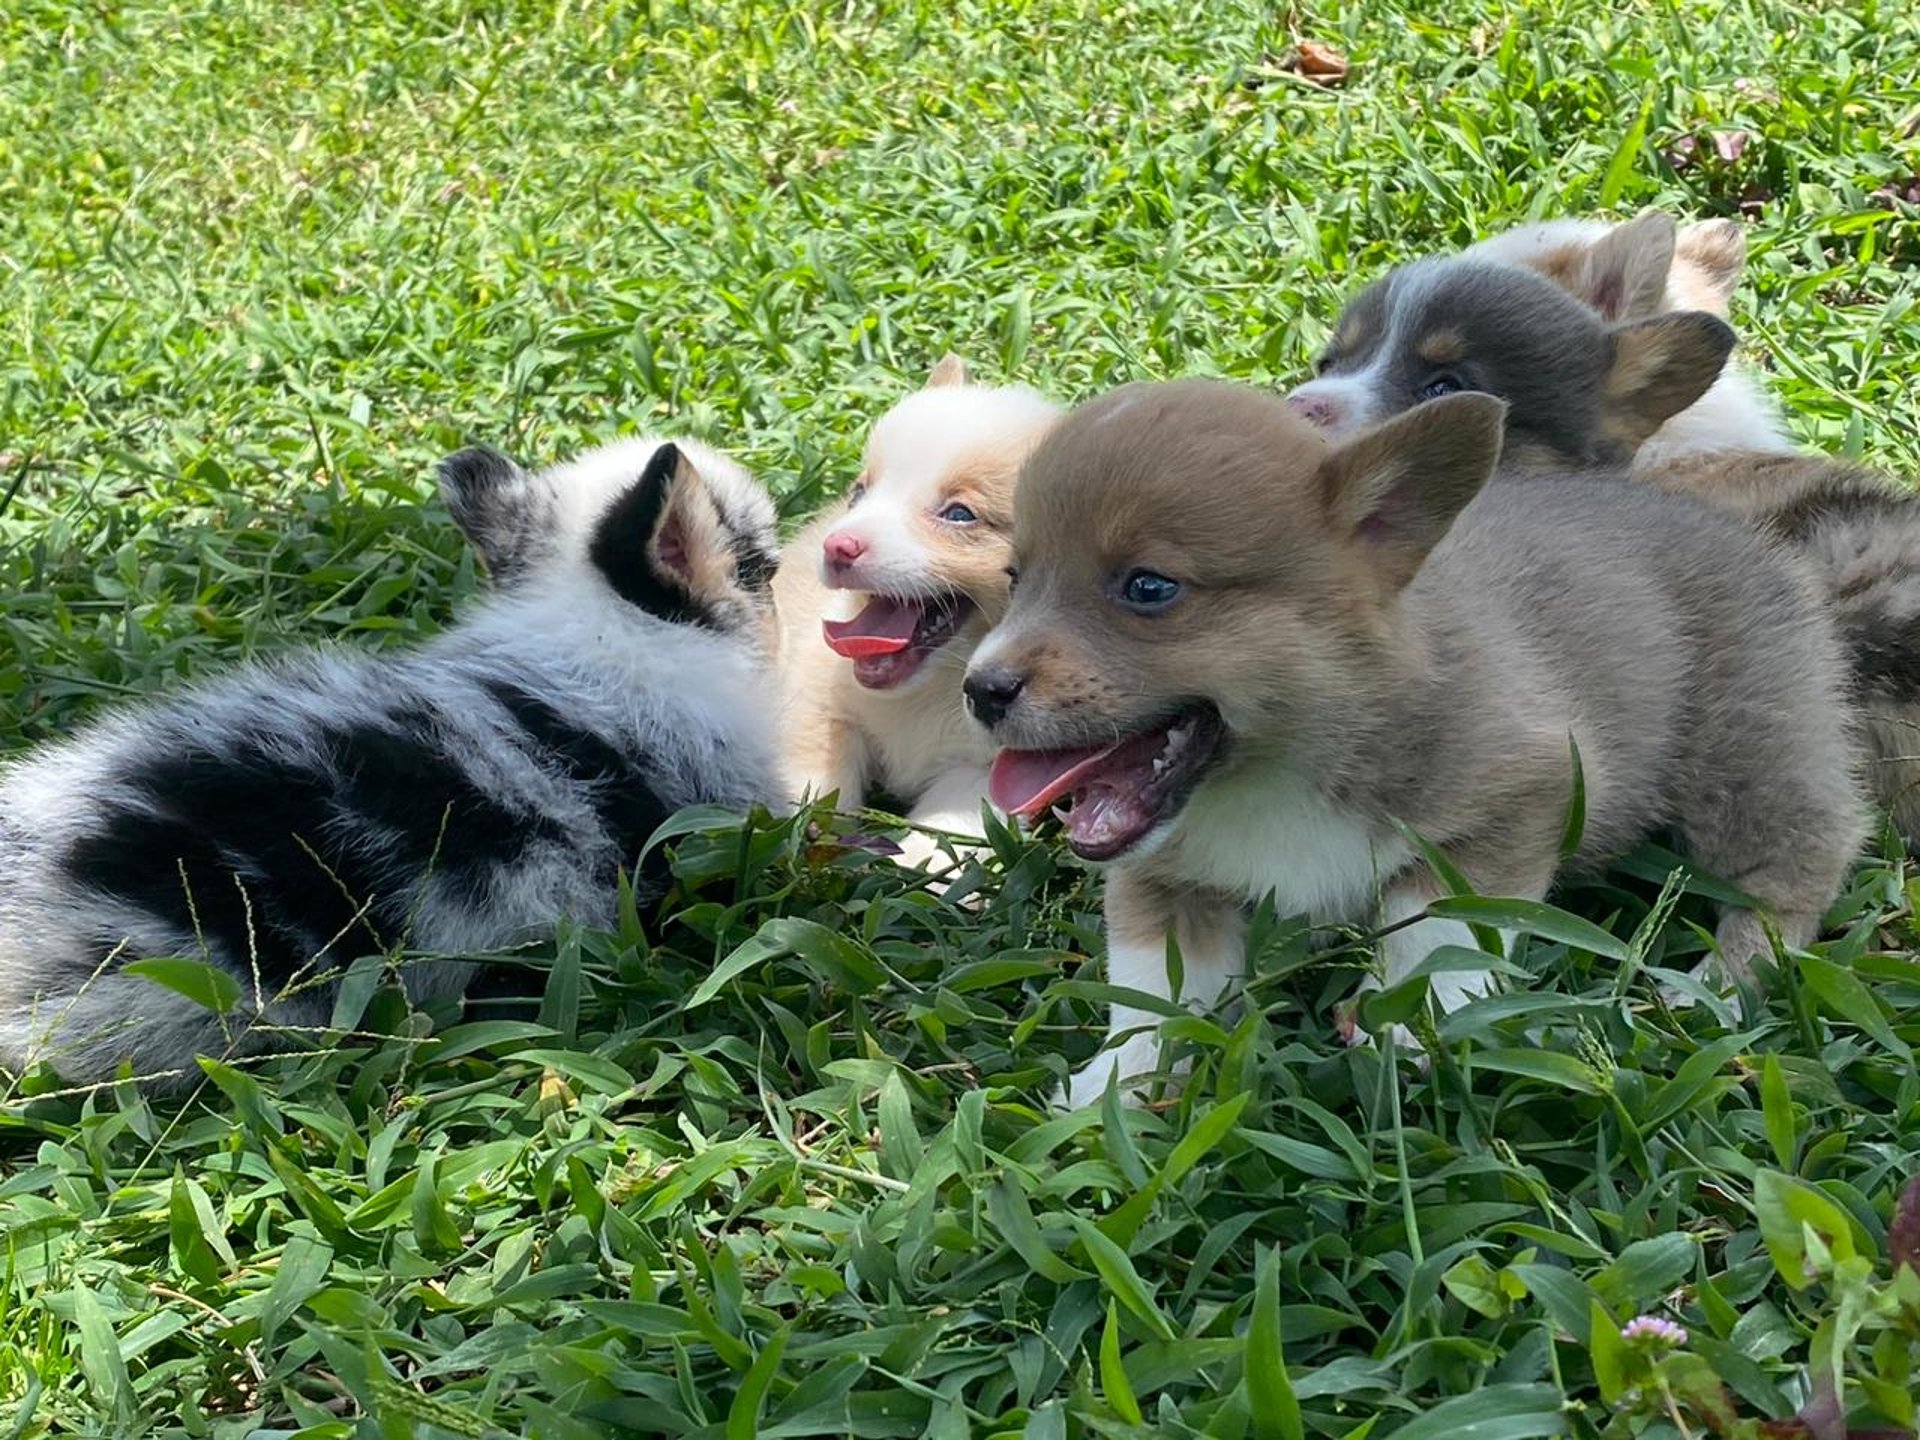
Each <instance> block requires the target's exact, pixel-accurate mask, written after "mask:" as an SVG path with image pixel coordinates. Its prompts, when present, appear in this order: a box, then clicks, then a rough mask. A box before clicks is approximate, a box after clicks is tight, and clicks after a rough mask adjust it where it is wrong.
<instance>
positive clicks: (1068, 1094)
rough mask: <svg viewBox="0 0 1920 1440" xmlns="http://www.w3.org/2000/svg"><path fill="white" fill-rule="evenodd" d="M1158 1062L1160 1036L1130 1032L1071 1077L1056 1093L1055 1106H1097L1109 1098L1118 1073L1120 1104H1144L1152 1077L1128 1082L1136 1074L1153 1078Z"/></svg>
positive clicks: (1075, 1107) (1073, 1107) (1078, 1108)
mask: <svg viewBox="0 0 1920 1440" xmlns="http://www.w3.org/2000/svg"><path fill="white" fill-rule="evenodd" d="M1159 1064H1160V1042H1159V1039H1158V1037H1156V1036H1154V1035H1152V1034H1147V1035H1130V1036H1128V1037H1127V1038H1126V1039H1125V1040H1123V1041H1121V1042H1120V1043H1119V1044H1118V1045H1116V1046H1114V1047H1113V1048H1112V1049H1110V1050H1102V1051H1101V1052H1100V1053H1099V1054H1098V1055H1096V1056H1094V1057H1093V1059H1092V1060H1090V1061H1088V1062H1087V1064H1086V1066H1085V1067H1084V1068H1082V1069H1080V1070H1076V1071H1075V1072H1074V1073H1073V1074H1072V1075H1070V1076H1068V1077H1067V1083H1066V1085H1065V1086H1063V1087H1062V1088H1061V1089H1059V1090H1057V1091H1056V1092H1054V1097H1053V1103H1054V1106H1055V1108H1056V1109H1060V1110H1084V1109H1085V1108H1086V1107H1087V1106H1089V1105H1098V1104H1099V1103H1100V1102H1101V1101H1102V1100H1104V1099H1105V1098H1106V1094H1107V1086H1108V1084H1109V1083H1110V1082H1111V1081H1112V1080H1113V1078H1114V1077H1115V1076H1116V1075H1117V1076H1119V1078H1120V1103H1121V1104H1123V1105H1132V1106H1140V1105H1144V1104H1145V1103H1146V1102H1147V1097H1148V1089H1149V1086H1150V1083H1151V1082H1150V1080H1148V1079H1141V1080H1140V1081H1139V1083H1137V1084H1129V1083H1128V1082H1129V1081H1132V1080H1134V1079H1135V1077H1151V1076H1152V1075H1153V1073H1154V1072H1155V1071H1156V1070H1157V1069H1158V1068H1159Z"/></svg>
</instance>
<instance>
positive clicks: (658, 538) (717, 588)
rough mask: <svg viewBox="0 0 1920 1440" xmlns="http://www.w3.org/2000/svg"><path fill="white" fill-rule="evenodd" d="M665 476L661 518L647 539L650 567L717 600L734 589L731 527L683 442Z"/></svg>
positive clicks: (698, 595)
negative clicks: (728, 532)
mask: <svg viewBox="0 0 1920 1440" xmlns="http://www.w3.org/2000/svg"><path fill="white" fill-rule="evenodd" d="M661 448H662V449H663V450H665V449H670V450H672V452H673V454H672V459H671V460H670V461H668V462H664V463H668V464H671V466H672V469H671V470H670V471H669V472H668V473H667V474H666V475H664V476H663V477H662V486H663V493H662V496H661V503H660V509H659V519H658V520H657V521H656V522H655V524H654V527H653V534H652V535H650V536H649V537H648V538H647V566H648V568H649V569H650V570H652V571H653V573H654V574H655V575H656V576H658V577H659V578H661V579H662V580H667V581H671V582H672V583H673V584H676V585H678V586H679V587H680V588H681V589H682V590H684V591H686V592H687V594H688V595H690V596H692V597H693V598H694V599H696V600H704V601H713V600H717V599H720V598H722V597H723V596H725V595H727V594H728V593H730V592H731V591H732V590H733V588H734V578H733V561H732V555H731V552H730V550H729V548H728V544H727V533H726V527H725V526H724V525H723V524H722V523H721V521H720V512H719V510H718V509H717V508H715V506H714V503H713V495H712V493H711V492H710V491H709V490H708V489H707V482H706V480H705V479H704V478H703V477H702V476H701V474H700V471H699V470H698V469H697V468H695V466H694V463H693V462H692V461H691V460H689V459H688V458H687V455H686V452H685V451H684V450H681V449H680V448H679V447H678V446H663V447H661Z"/></svg>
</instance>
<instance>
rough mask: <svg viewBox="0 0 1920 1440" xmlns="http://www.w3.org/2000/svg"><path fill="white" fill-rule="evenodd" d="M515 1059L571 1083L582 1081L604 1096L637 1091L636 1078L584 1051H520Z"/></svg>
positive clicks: (599, 1056)
mask: <svg viewBox="0 0 1920 1440" xmlns="http://www.w3.org/2000/svg"><path fill="white" fill-rule="evenodd" d="M512 1058H513V1060H514V1061H515V1062H517V1063H520V1064H526V1065H539V1066H542V1067H544V1068H545V1069H548V1070H552V1071H554V1072H556V1073H557V1074H560V1075H564V1076H566V1077H567V1079H569V1080H578V1081H579V1082H580V1083H581V1084H582V1085H585V1086H587V1087H588V1088H589V1089H593V1090H598V1091H599V1092H600V1093H601V1094H603V1095H623V1094H625V1093H626V1092H627V1091H629V1090H631V1089H632V1088H633V1076H631V1075H629V1074H628V1073H627V1072H626V1071H625V1070H623V1069H622V1068H621V1067H620V1066H618V1065H616V1064H614V1063H613V1061H611V1060H609V1059H607V1058H606V1057H605V1056H602V1055H589V1054H586V1053H585V1052H584V1051H580V1050H549V1049H544V1048H543V1049H535V1050H519V1051H516V1052H515V1053H514V1055H513V1057H512Z"/></svg>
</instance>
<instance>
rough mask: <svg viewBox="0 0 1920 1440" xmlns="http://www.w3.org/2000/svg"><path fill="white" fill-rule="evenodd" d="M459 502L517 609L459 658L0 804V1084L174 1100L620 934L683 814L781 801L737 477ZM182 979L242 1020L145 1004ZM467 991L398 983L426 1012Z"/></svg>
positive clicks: (312, 676)
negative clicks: (397, 965) (172, 1088)
mask: <svg viewBox="0 0 1920 1440" xmlns="http://www.w3.org/2000/svg"><path fill="white" fill-rule="evenodd" d="M440 483H441V491H442V494H443V495H444V497H445V499H446V502H447V505H448V508H449V509H450V510H451V511H452V512H453V516H454V519H455V520H456V521H457V522H458V523H459V525H460V527H461V529H462V530H463V531H464V532H465V533H466V535H467V536H468V538H469V539H470V540H471V541H472V542H473V543H474V545H475V546H476V547H477V549H478V551H479V553H480V555H481V557H482V559H483V560H484V561H485V563H486V565H487V568H488V569H489V571H490V572H491V574H492V577H493V581H494V593H493V594H491V595H489V596H487V597H486V598H484V599H483V600H482V601H481V602H480V603H479V605H478V606H477V608H476V609H475V610H474V611H473V612H472V613H470V614H469V615H467V616H466V617H465V618H464V619H463V620H462V621H461V622H460V623H459V624H457V625H455V626H454V627H453V628H451V629H450V630H448V631H447V632H446V633H444V634H443V635H441V636H439V637H437V638H436V639H434V640H433V641H431V642H429V643H428V644H426V645H424V646H422V647H421V648H419V649H417V650H413V651H410V652H407V653H404V654H400V655H397V656H392V657H374V656H365V655H355V654H351V653H348V652H344V651H332V650H321V651H312V652H307V653H303V654H299V655H295V656H292V657H290V658H286V659H282V660H279V661H277V662H274V663H270V664H261V665H255V666H251V667H249V668H246V669H243V670H241V671H240V672H238V673H237V674H233V675H229V676H226V677H224V678H221V679H217V680H214V681H211V682H208V683H206V684H204V685H200V686H197V687H195V688H193V689H190V690H188V691H186V692H185V693H183V694H181V695H179V696H177V697H173V698H171V699H168V700H165V701H161V702H159V703H156V704H153V705H149V706H146V707H143V708H134V709H130V710H125V711H122V712H120V713H117V714H113V715H109V716H108V717H107V718H105V719H104V720H102V721H100V722H99V723H97V724H95V725H94V726H92V727H91V728H89V729H87V730H85V731H83V732H82V733H80V734H79V735H77V736H75V737H74V738H72V739H71V740H68V741H66V742H64V743H60V744H56V745H51V746H48V747H46V748H44V749H42V750H40V751H38V752H36V753H33V754H31V755H29V756H27V757H26V758H24V759H23V760H20V761H18V762H16V763H14V764H13V765H12V766H10V767H9V768H8V769H7V770H6V771H4V772H0V1064H4V1065H5V1066H6V1067H8V1068H10V1069H14V1070H19V1069H21V1068H23V1067H25V1066H27V1065H30V1064H32V1063H34V1062H35V1061H37V1060H40V1059H46V1060H48V1061H51V1062H52V1063H53V1065H54V1066H55V1068H56V1069H58V1070H59V1071H61V1072H62V1073H63V1074H64V1075H66V1076H67V1077H68V1078H70V1079H74V1080H83V1081H91V1080H97V1079H101V1078H106V1077H109V1076H111V1075H113V1074H114V1073H116V1071H117V1070H118V1068H119V1067H120V1065H121V1064H122V1063H123V1062H127V1063H130V1064H131V1066H132V1068H133V1071H134V1073H135V1074H137V1075H148V1076H153V1077H155V1078H156V1079H164V1078H165V1077H166V1076H168V1075H169V1074H173V1075H177V1074H179V1073H181V1072H182V1071H183V1070H184V1069H185V1068H186V1067H190V1066H191V1064H192V1059H193V1056H194V1055H195V1054H197V1053H201V1052H203V1051H209V1050H211V1051H213V1052H214V1053H224V1052H228V1051H232V1050H237V1049H246V1048H255V1047H257V1046H259V1045H260V1044H261V1043H263V1042H264V1041H265V1040H266V1039H267V1038H268V1034H269V1033H270V1032H271V1031H272V1030H274V1029H275V1028H277V1027H307V1026H321V1025H324V1024H325V1023H326V1022H327V1020H328V1017H329V1015H330V1013H331V1008H332V999H333V992H334V989H335V986H334V983H333V978H332V977H333V976H334V975H335V974H336V973H337V972H338V970H339V968H340V967H341V966H342V965H343V964H345V963H346V962H348V961H351V960H353V959H354V958H355V957H357V956H361V955H367V954H392V953H394V952H396V951H397V950H399V949H400V948H402V947H405V948H407V949H409V950H417V951H421V952H426V953H429V954H433V955H446V956H454V957H460V956H469V955H473V954H476V953H485V952H488V951H494V950H498V949H501V948H504V947H507V946H511V945H515V944H520V943H523V942H526V941H529V940H533V939H536V938H538V937H539V936H541V935H544V934H548V933H550V932H551V931H552V928H553V926H554V924H555V922H556V921H557V920H558V919H559V918H560V917H561V916H563V915H571V916H573V917H575V918H577V919H579V920H581V921H583V922H586V923H588V924H595V925H606V924H609V923H611V922H612V921H613V919H614V905H615V896H616V890H617V886H616V883H615V882H616V876H617V873H618V871H619V870H620V868H621V867H622V866H631V865H633V864H634V863H635V861H636V860H637V859H638V858H639V853H640V850H641V848H642V846H643V845H644V844H645V843H646V841H647V839H648V837H649V836H650V835H651V834H652V832H653V831H654V830H655V829H656V828H657V827H658V825H659V824H660V822H661V821H662V820H663V819H665V818H666V817H667V816H668V815H669V814H670V813H672V812H673V811H674V810H676V809H678V808H680V807H683V806H686V805H691V804H695V803H721V804H728V805H737V806H742V807H744V806H747V805H749V804H751V803H753V802H756V801H766V800H772V799H773V798H774V797H775V796H776V794H777V787H776V784H775V779H774V770H773V757H772V751H771V742H770V737H769V735H768V734H767V733H766V731H765V723H764V708H763V706H762V705H761V704H760V703H759V702H760V696H761V695H762V694H763V687H764V685H765V683H766V679H765V677H766V669H765V666H766V663H767V662H766V654H767V650H768V648H769V646H770V643H771V640H772V613H771V603H770V600H769V592H768V580H769V578H770V575H771V572H772V568H773V565H774V561H775V548H774V547H775V539H774V523H775V521H774V510H773V505H772V503H771V501H770V500H769V498H768V496H767V494H766V492H765V491H764V490H763V489H761V488H760V487H759V486H758V485H757V484H756V483H755V482H754V481H753V480H751V479H750V478H749V477H748V476H747V474H746V473H745V472H744V471H743V470H741V469H740V468H739V467H738V466H736V465H734V464H733V463H732V462H731V461H729V460H727V459H725V458H724V457H722V456H720V455H718V454H716V453H714V452H712V451H710V450H708V449H706V448H705V447H703V446H699V445H693V444H679V443H668V442H664V441H659V440H652V439H642V440H633V441H628V442H624V443H620V444H616V445H612V446H608V447H606V448H604V449H601V450H597V451H594V452H591V453H589V454H587V455H585V456H583V457H581V458H580V459H578V460H575V461H574V462H572V463H571V464H566V465H561V466H558V467H556V468H554V469H551V470H547V471H544V472H540V473H537V474H536V473H529V472H527V471H525V470H523V469H521V468H520V467H519V466H518V465H516V464H514V463H513V462H512V461H510V460H508V459H506V458H505V457H504V456H501V455H498V454H496V453H494V452H492V451H488V450H482V449H474V450H466V451H462V452H461V453H460V454H458V455H455V456H453V457H451V458H450V459H448V460H446V461H445V462H443V464H442V466H441V472H440ZM162 956H188V957H192V958H196V959H204V960H206V961H209V962H211V963H212V964H215V965H217V966H219V967H221V968H223V969H225V970H227V971H228V972H229V973H231V974H232V975H233V976H234V977H235V978H236V979H237V980H238V981H239V982H240V986H241V990H242V993H243V995H244V997H245V998H244V1000H243V1002H242V1004H241V1006H240V1007H239V1008H238V1010H237V1011H236V1012H235V1014H234V1015H232V1016H229V1017H226V1018H225V1020H224V1021H223V1020H222V1019H221V1018H218V1017H215V1016H214V1015H213V1014H212V1013H211V1012H209V1011H208V1010H206V1009H204V1008H202V1007H200V1006H199V1005H197V1004H195V1003H194V1002H193V1001H191V1000H189V999H187V998H185V997H184V996H181V995H178V994H175V993H174V992H173V991H171V990H169V989H166V988H163V987H162V986H160V985H157V984H154V983H152V982H151V981H148V980H145V979H142V978H140V977H138V976H136V975H129V974H127V973H125V968H124V967H125V966H126V964H127V963H128V962H131V961H135V960H139V959H143V958H149V957H162ZM471 969H472V967H471V966H470V965H469V964H465V963H461V962H460V961H459V960H457V959H455V960H444V961H441V960H436V961H428V962H424V963H417V964H408V965H407V966H405V967H403V979H404V983H405V985H406V986H407V988H408V990H409V992H410V993H411V994H412V995H413V996H414V997H415V998H416V999H428V998H432V997H435V996H445V995H449V994H457V993H459V992H460V991H461V990H462V988H463V987H464V985H465V983H466V980H467V978H468V976H469V974H470V972H471ZM249 1031H252V1032H254V1033H251V1034H250V1033H248V1032H249Z"/></svg>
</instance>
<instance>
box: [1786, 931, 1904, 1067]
mask: <svg viewBox="0 0 1920 1440" xmlns="http://www.w3.org/2000/svg"><path fill="white" fill-rule="evenodd" d="M1799 963H1800V978H1801V979H1802V980H1804V981H1805V982H1806V984H1807V988H1808V989H1809V990H1811V991H1813V993H1814V994H1816V995H1818V996H1819V997H1820V999H1821V1001H1822V1002H1823V1003H1824V1004H1825V1005H1826V1006H1827V1007H1828V1008H1829V1009H1830V1010H1832V1011H1833V1012H1834V1013H1835V1014H1837V1015H1838V1016H1840V1018H1841V1019H1843V1020H1845V1021H1847V1022H1848V1023H1849V1024H1853V1025H1857V1026H1859V1027H1860V1028H1861V1029H1862V1030H1864V1031H1866V1032H1867V1034H1869V1035H1871V1036H1872V1037H1873V1038H1874V1040H1875V1041H1876V1042H1877V1043H1878V1044H1879V1045H1880V1047H1881V1048H1882V1049H1884V1050H1886V1051H1888V1052H1889V1053H1891V1054H1893V1055H1896V1056H1898V1057H1899V1058H1900V1060H1901V1061H1902V1063H1904V1064H1908V1065H1911V1064H1912V1063H1913V1047H1912V1046H1910V1045H1908V1044H1907V1042H1906V1041H1904V1040H1902V1039H1901V1038H1900V1037H1899V1036H1898V1035H1896V1034H1894V1031H1893V1027H1892V1026H1891V1025H1889V1024H1888V1023H1887V1017H1886V1016H1885V1014H1883V1013H1882V1012H1881V1009H1880V1002H1879V1001H1878V1000H1876V999H1875V998H1874V996H1873V992H1872V991H1871V990H1869V989H1867V987H1866V986H1865V985H1862V984H1861V983H1860V981H1859V980H1858V978H1856V977H1855V976H1854V974H1853V972H1852V971H1850V970H1847V969H1845V968H1844V967H1842V966H1839V965H1836V964H1834V963H1833V962H1832V961H1831V960H1823V959H1821V958H1820V957H1819V956H1818V955H1802V956H1801V957H1800V960H1799Z"/></svg>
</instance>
